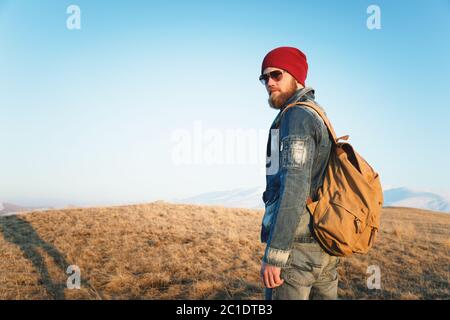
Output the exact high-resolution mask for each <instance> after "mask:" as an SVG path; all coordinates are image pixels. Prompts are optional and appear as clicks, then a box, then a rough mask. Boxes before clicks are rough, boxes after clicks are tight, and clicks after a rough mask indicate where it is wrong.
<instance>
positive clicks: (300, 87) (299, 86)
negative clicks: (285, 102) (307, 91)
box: [295, 81, 304, 89]
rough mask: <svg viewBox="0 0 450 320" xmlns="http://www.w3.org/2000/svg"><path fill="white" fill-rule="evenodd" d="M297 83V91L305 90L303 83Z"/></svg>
mask: <svg viewBox="0 0 450 320" xmlns="http://www.w3.org/2000/svg"><path fill="white" fill-rule="evenodd" d="M295 83H296V84H297V89H302V88H304V86H303V85H302V84H301V83H299V82H298V81H295Z"/></svg>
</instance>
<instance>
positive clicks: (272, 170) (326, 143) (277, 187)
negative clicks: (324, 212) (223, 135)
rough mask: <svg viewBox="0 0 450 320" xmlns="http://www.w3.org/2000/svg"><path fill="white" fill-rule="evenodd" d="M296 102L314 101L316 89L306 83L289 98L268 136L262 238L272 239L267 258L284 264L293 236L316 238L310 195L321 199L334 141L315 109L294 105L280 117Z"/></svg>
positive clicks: (263, 239) (303, 238)
mask: <svg viewBox="0 0 450 320" xmlns="http://www.w3.org/2000/svg"><path fill="white" fill-rule="evenodd" d="M296 101H311V102H314V89H312V88H309V87H306V88H301V89H299V90H297V91H296V93H295V94H294V95H293V96H292V97H291V98H290V99H289V100H288V101H287V102H286V103H285V105H284V106H283V107H282V108H281V109H280V112H279V113H278V115H277V116H276V118H275V120H274V121H273V123H272V125H271V127H270V132H269V138H268V141H267V151H266V156H267V157H266V189H265V191H264V193H263V196H262V198H263V201H264V204H265V212H264V217H263V220H262V227H261V242H262V243H266V244H267V246H266V250H265V253H264V257H263V261H264V262H265V263H267V264H270V265H274V266H279V267H284V266H286V265H287V264H288V263H287V262H288V258H289V255H290V252H291V247H292V244H293V242H294V241H299V242H314V241H315V240H314V238H313V236H312V232H311V215H310V214H309V213H308V210H307V208H306V199H307V198H308V196H310V197H311V198H312V199H313V200H314V201H315V200H317V199H316V197H317V190H318V188H320V187H321V186H322V183H323V179H324V174H325V170H326V165H327V164H328V159H329V156H330V151H331V145H332V141H331V139H330V136H329V134H328V131H327V128H326V125H325V124H324V122H323V120H322V119H321V118H320V116H319V115H318V114H317V112H316V111H314V110H312V109H311V108H308V107H306V106H294V107H291V108H289V109H288V110H287V111H286V112H285V113H284V115H283V117H282V118H281V111H282V110H283V109H284V107H286V106H287V105H288V104H290V103H293V102H296ZM314 103H315V104H317V103H316V102H314ZM319 108H321V107H320V106H319ZM321 110H322V111H324V110H323V108H321Z"/></svg>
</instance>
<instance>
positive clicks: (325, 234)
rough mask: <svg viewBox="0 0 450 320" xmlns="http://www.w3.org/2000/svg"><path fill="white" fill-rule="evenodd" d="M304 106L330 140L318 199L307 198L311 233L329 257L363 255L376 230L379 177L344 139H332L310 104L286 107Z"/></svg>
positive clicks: (378, 219)
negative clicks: (315, 117) (318, 122)
mask: <svg viewBox="0 0 450 320" xmlns="http://www.w3.org/2000/svg"><path fill="white" fill-rule="evenodd" d="M295 105H304V106H307V107H309V108H311V109H313V110H314V111H316V112H317V113H318V114H319V115H320V117H321V118H322V119H323V121H324V123H325V124H326V126H327V128H328V132H329V133H330V135H331V137H332V141H333V145H332V147H331V153H330V159H329V162H328V166H327V169H326V172H325V177H324V181H323V185H322V187H321V188H320V189H319V190H318V193H317V195H318V200H317V201H313V200H312V199H311V198H310V197H308V199H307V203H306V206H307V208H308V210H309V212H310V214H311V215H312V217H313V219H312V220H313V230H314V234H315V235H316V237H317V239H318V240H319V242H320V243H321V244H322V246H323V247H324V249H325V250H326V251H328V253H330V254H331V255H335V256H350V255H351V254H353V253H362V254H363V253H367V252H368V251H369V249H370V248H371V247H372V246H373V243H374V241H375V238H376V235H377V232H378V230H379V227H380V215H381V207H382V204H383V191H382V189H381V183H380V177H379V175H378V173H376V172H375V171H374V170H373V169H372V167H371V166H370V165H369V164H368V163H367V162H366V160H364V159H363V157H361V156H360V155H359V154H358V153H357V152H356V151H355V150H354V149H353V147H352V146H351V145H350V144H349V143H348V142H339V140H347V139H348V137H349V136H348V135H347V136H343V137H340V138H336V134H335V133H334V130H333V127H332V126H331V123H330V122H329V120H328V118H327V116H326V115H325V113H324V112H323V111H322V110H321V109H320V108H319V107H318V106H316V105H315V104H314V103H311V102H307V101H302V102H296V103H293V104H290V105H288V106H286V108H285V109H284V110H283V111H282V113H284V112H285V111H286V110H287V109H288V108H290V107H292V106H295Z"/></svg>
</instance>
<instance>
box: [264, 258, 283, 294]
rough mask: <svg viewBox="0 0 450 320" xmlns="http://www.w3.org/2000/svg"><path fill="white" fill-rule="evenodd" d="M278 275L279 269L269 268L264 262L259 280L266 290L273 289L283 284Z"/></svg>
mask: <svg viewBox="0 0 450 320" xmlns="http://www.w3.org/2000/svg"><path fill="white" fill-rule="evenodd" d="M280 273H281V268H280V267H275V266H271V265H270V264H266V263H265V262H263V263H262V265H261V280H262V281H263V283H264V286H265V287H267V288H275V287H278V286H281V285H282V284H283V282H284V280H283V279H281V278H280Z"/></svg>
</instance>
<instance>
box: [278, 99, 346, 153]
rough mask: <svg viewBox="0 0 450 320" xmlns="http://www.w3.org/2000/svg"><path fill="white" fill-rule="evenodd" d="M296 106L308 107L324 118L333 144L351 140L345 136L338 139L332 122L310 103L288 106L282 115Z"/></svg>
mask: <svg viewBox="0 0 450 320" xmlns="http://www.w3.org/2000/svg"><path fill="white" fill-rule="evenodd" d="M296 105H304V106H306V107H309V108H311V109H313V110H314V111H316V112H317V113H318V114H319V116H320V117H321V118H322V120H323V122H324V123H325V125H326V126H327V128H328V132H329V133H330V135H331V136H332V137H333V144H335V145H336V144H337V142H338V140H341V139H342V140H347V139H348V138H349V136H348V135H346V136H343V137H339V138H337V137H336V133H335V132H334V129H333V126H332V125H331V123H330V121H329V120H328V117H327V116H326V115H325V114H324V112H323V111H322V110H321V109H320V108H319V107H318V106H317V105H315V104H314V103H312V102H309V101H297V102H294V103H291V104H288V105H287V106H286V107H285V108H284V109H283V111H282V112H281V114H284V113H285V112H286V110H287V109H289V108H290V107H293V106H296Z"/></svg>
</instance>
